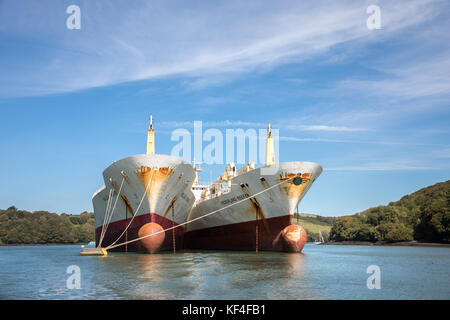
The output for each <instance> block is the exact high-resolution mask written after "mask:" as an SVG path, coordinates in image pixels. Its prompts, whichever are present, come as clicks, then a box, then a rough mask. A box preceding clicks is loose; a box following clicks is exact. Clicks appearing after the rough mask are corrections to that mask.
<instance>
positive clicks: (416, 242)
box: [319, 241, 450, 248]
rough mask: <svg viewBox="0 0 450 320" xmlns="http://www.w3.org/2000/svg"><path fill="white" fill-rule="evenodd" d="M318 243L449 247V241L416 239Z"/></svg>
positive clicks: (323, 243) (326, 243)
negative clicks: (438, 241)
mask: <svg viewBox="0 0 450 320" xmlns="http://www.w3.org/2000/svg"><path fill="white" fill-rule="evenodd" d="M319 245H332V246H335V245H343V246H400V247H447V248H450V243H437V242H418V241H398V242H388V241H377V242H370V241H328V242H322V243H320V244H319Z"/></svg>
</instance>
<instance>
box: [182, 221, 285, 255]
mask: <svg viewBox="0 0 450 320" xmlns="http://www.w3.org/2000/svg"><path fill="white" fill-rule="evenodd" d="M291 217H292V216H290V215H286V216H281V217H276V218H269V219H266V220H265V222H266V223H264V222H263V221H262V220H258V222H256V221H248V222H242V223H235V224H229V225H224V226H220V227H212V228H207V229H201V230H195V231H189V232H187V233H186V234H185V236H184V242H185V247H186V248H189V249H212V250H246V251H255V250H256V244H257V242H258V251H286V249H285V247H284V246H283V243H282V241H281V240H280V238H279V234H280V232H281V231H282V230H283V229H284V228H285V227H287V226H288V225H289V224H290V223H291ZM256 225H258V233H257V232H256ZM266 226H267V228H266ZM256 239H258V240H256Z"/></svg>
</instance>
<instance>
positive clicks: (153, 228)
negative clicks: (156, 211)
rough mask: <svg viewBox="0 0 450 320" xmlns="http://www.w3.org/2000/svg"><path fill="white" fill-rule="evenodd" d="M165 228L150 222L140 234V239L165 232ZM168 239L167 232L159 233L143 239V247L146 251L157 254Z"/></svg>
mask: <svg viewBox="0 0 450 320" xmlns="http://www.w3.org/2000/svg"><path fill="white" fill-rule="evenodd" d="M163 230H164V229H163V227H161V226H160V225H159V224H157V223H154V222H150V223H146V224H144V225H143V226H142V227H141V228H140V229H139V232H138V236H139V238H142V237H145V236H149V235H151V234H154V233H157V232H160V231H163ZM165 237H166V235H165V232H161V233H158V234H156V235H154V236H151V237H146V238H144V239H141V240H140V241H141V245H142V247H143V248H144V249H145V251H147V252H150V253H155V252H157V251H158V250H159V249H160V248H161V245H162V243H163V242H164V238H165Z"/></svg>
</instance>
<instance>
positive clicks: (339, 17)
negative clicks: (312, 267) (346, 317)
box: [0, 0, 450, 216]
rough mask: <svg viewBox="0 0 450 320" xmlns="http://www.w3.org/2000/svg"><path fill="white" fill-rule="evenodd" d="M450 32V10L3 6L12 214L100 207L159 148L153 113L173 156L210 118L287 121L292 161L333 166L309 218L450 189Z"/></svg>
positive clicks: (329, 4) (1, 136) (2, 93)
mask: <svg viewBox="0 0 450 320" xmlns="http://www.w3.org/2000/svg"><path fill="white" fill-rule="evenodd" d="M71 4H76V5H78V6H79V7H80V8H81V29H80V30H69V29H67V28H66V19H67V17H68V16H69V15H68V14H67V13H66V8H67V7H68V6H69V5H71ZM370 4H377V5H378V6H379V7H380V9H381V29H379V30H369V29H368V28H367V27H366V20H367V18H368V16H369V15H368V14H367V13H366V8H367V7H368V6H369V5H370ZM448 30H450V5H449V4H448V3H447V2H446V1H431V0H430V1H426V0H424V1H415V0H410V1H375V0H373V1H367V2H365V1H339V2H338V1H246V2H242V1H189V2H186V1H133V2H132V4H130V3H129V2H125V1H108V2H106V1H76V0H72V1H56V0H55V1H23V0H19V1H10V0H2V1H0V119H1V126H0V150H2V151H1V156H0V175H1V177H2V178H1V180H0V208H6V207H8V206H10V205H15V206H17V207H19V208H22V209H27V210H41V209H42V210H49V211H54V212H58V213H62V212H67V213H79V212H81V211H84V210H87V211H92V204H91V196H92V193H93V192H94V191H95V190H97V189H98V188H99V187H100V186H101V185H102V184H103V181H102V175H101V174H102V171H103V169H104V168H106V167H107V166H108V165H109V164H110V163H111V162H112V161H114V160H118V159H120V158H122V157H125V156H128V155H132V154H139V153H143V152H145V143H146V130H147V126H148V123H147V121H148V117H149V115H150V114H153V116H154V118H155V126H156V134H157V144H156V151H157V153H170V151H171V149H172V148H173V146H174V145H175V144H176V143H175V142H173V141H171V140H170V133H171V132H172V131H173V130H174V129H176V128H178V127H181V128H186V129H189V130H192V122H193V121H194V120H201V121H203V124H204V128H205V129H206V128H217V129H220V130H222V131H223V132H225V129H227V128H243V129H245V130H246V129H248V128H254V129H260V128H264V127H265V124H266V123H267V122H268V121H271V122H272V124H273V127H274V128H278V129H280V155H279V158H280V160H281V161H296V160H299V161H300V160H304V161H313V162H317V163H319V164H321V165H322V166H323V167H324V172H323V173H322V175H321V177H320V178H319V179H318V180H317V181H316V182H315V185H314V186H313V187H312V188H311V190H310V191H309V193H308V194H307V196H306V197H305V198H304V200H303V201H302V203H301V205H300V210H301V211H302V212H311V213H317V214H321V215H326V216H330V215H332V216H338V215H344V214H352V213H355V212H358V211H362V210H364V209H366V208H368V207H371V206H376V205H380V204H387V203H389V202H390V201H395V200H398V199H399V198H400V197H401V196H403V195H405V194H407V193H410V192H413V191H415V190H417V189H419V188H422V187H425V186H427V185H430V184H433V183H436V182H439V181H445V180H448V179H450V161H449V160H450V142H449V141H450V126H449V124H450V102H449V101H450V99H449V98H450V81H449V80H450V79H449V78H450V35H449V32H448ZM204 169H205V170H204V172H203V173H202V176H201V178H202V179H203V180H205V181H206V180H209V179H210V176H212V177H213V178H215V177H217V176H218V175H219V174H220V173H221V171H222V166H218V165H212V166H206V167H205V168H204Z"/></svg>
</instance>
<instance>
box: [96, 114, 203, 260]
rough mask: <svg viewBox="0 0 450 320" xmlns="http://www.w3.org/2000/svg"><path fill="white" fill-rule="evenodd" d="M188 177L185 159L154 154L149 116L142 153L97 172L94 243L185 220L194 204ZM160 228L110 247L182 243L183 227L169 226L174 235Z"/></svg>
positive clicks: (122, 238)
mask: <svg viewBox="0 0 450 320" xmlns="http://www.w3.org/2000/svg"><path fill="white" fill-rule="evenodd" d="M194 178H195V172H194V169H193V168H192V166H191V165H190V164H189V163H188V162H186V161H184V160H182V159H180V158H177V157H173V156H169V155H161V154H155V145H154V130H153V119H152V118H150V127H149V129H148V135H147V152H146V154H141V155H135V156H130V157H127V158H124V159H121V160H119V161H115V162H114V163H113V164H111V165H110V166H109V167H108V168H106V169H105V171H104V172H103V179H104V183H105V185H104V186H103V187H101V188H100V189H99V190H98V191H97V192H95V194H94V195H93V197H92V202H93V206H94V215H95V223H96V244H97V247H102V248H108V247H109V246H111V245H113V244H121V243H125V242H127V241H129V240H133V239H137V238H138V237H139V236H142V235H143V233H144V235H145V233H147V234H148V233H152V232H155V231H158V230H163V229H167V228H170V227H173V226H176V225H179V224H181V223H183V222H185V221H186V219H187V216H188V214H189V211H190V209H191V208H192V205H193V204H194V195H193V193H192V191H191V187H192V184H193V182H194ZM144 226H146V227H149V228H147V229H145V228H143V227H144ZM166 233H168V234H166V235H165V234H164V233H162V234H160V235H158V236H157V237H156V236H155V237H149V238H147V239H146V241H135V242H132V243H129V244H125V245H121V246H118V247H116V248H114V249H112V250H116V251H151V252H156V251H159V250H172V249H173V248H174V246H175V247H176V248H181V247H182V246H183V244H182V241H183V233H184V228H183V227H179V228H175V229H174V231H173V236H174V237H173V236H172V231H171V232H170V233H169V232H166Z"/></svg>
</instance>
